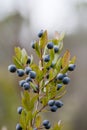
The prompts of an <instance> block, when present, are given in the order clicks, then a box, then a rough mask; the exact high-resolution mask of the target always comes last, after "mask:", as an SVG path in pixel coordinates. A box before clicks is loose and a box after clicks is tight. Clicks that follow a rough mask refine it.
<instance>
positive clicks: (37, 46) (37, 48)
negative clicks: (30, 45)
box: [35, 42, 41, 57]
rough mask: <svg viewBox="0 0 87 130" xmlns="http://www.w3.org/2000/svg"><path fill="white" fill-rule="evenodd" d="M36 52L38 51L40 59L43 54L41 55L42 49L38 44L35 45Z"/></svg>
mask: <svg viewBox="0 0 87 130" xmlns="http://www.w3.org/2000/svg"><path fill="white" fill-rule="evenodd" d="M35 51H36V53H37V55H38V56H39V57H40V56H41V54H40V47H39V43H38V42H36V43H35Z"/></svg>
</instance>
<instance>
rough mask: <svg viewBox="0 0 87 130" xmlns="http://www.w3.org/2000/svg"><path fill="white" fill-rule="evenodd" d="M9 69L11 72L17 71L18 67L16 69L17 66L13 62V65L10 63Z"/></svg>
mask: <svg viewBox="0 0 87 130" xmlns="http://www.w3.org/2000/svg"><path fill="white" fill-rule="evenodd" d="M8 70H9V71H10V72H11V73H15V72H16V70H17V69H16V66H15V65H13V64H12V65H9V66H8Z"/></svg>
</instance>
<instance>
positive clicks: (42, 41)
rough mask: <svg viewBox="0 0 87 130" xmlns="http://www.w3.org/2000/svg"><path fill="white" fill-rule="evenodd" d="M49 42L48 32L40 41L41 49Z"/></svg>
mask: <svg viewBox="0 0 87 130" xmlns="http://www.w3.org/2000/svg"><path fill="white" fill-rule="evenodd" d="M47 42H48V36H47V31H45V32H44V33H43V35H42V37H41V38H40V41H39V43H40V48H41V49H43V48H44V47H45V45H46V44H47Z"/></svg>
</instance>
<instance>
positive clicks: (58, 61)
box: [55, 58, 62, 73]
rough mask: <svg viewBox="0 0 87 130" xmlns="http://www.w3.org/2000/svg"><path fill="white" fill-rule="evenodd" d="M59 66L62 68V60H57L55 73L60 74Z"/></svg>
mask: <svg viewBox="0 0 87 130" xmlns="http://www.w3.org/2000/svg"><path fill="white" fill-rule="evenodd" d="M61 66H62V58H59V60H57V62H56V65H55V69H56V70H57V73H59V72H60V70H61Z"/></svg>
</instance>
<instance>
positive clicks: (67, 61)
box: [62, 50, 70, 68]
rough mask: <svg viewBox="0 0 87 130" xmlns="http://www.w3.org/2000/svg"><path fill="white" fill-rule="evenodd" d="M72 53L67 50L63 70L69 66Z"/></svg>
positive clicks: (63, 60) (63, 59)
mask: <svg viewBox="0 0 87 130" xmlns="http://www.w3.org/2000/svg"><path fill="white" fill-rule="evenodd" d="M69 59H70V52H69V50H67V51H66V52H65V54H64V56H63V58H62V68H64V67H65V66H67V65H68V64H69Z"/></svg>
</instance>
